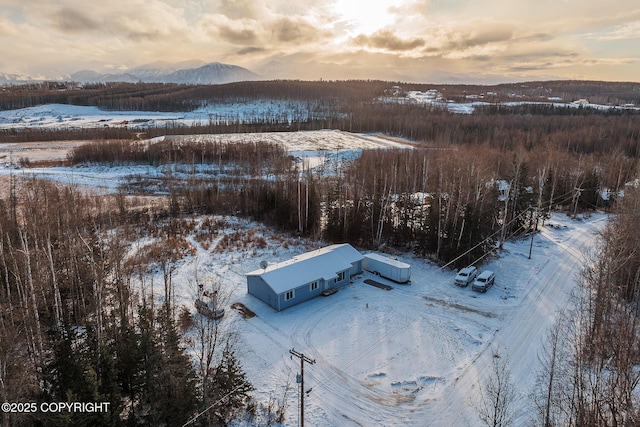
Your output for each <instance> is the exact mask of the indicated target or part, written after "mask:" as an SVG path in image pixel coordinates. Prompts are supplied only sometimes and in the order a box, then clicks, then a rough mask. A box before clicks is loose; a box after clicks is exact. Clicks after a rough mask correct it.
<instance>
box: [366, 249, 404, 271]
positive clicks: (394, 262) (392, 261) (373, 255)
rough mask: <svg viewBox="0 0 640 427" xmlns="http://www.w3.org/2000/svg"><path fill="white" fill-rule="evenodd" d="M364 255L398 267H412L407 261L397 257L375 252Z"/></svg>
mask: <svg viewBox="0 0 640 427" xmlns="http://www.w3.org/2000/svg"><path fill="white" fill-rule="evenodd" d="M364 256H365V258H369V259H372V260H375V261H380V262H383V263H385V264H387V265H393V266H394V267H397V268H410V267H411V266H410V265H409V264H407V263H406V262H402V261H398V260H397V259H395V258H391V257H390V256H387V255H381V254H377V253H375V252H371V253H368V254H364Z"/></svg>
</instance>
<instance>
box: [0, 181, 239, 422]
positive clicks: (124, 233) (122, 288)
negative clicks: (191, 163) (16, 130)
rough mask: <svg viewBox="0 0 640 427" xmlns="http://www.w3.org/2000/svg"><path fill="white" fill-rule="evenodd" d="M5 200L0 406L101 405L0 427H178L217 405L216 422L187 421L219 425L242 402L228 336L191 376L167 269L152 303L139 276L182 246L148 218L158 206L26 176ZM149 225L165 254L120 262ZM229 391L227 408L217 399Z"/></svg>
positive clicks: (0, 219) (0, 231)
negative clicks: (142, 208)
mask: <svg viewBox="0 0 640 427" xmlns="http://www.w3.org/2000/svg"><path fill="white" fill-rule="evenodd" d="M12 194H13V195H15V197H10V198H8V199H2V200H0V367H1V369H0V400H2V401H3V402H37V404H38V405H39V404H41V403H43V402H108V403H109V404H110V406H109V410H108V411H103V412H94V413H81V412H60V413H53V414H52V413H43V412H40V411H37V412H36V413H33V414H28V413H11V412H7V411H3V413H2V414H1V415H0V417H1V418H0V419H1V423H2V425H4V426H10V425H11V426H20V425H42V426H59V425H86V426H95V425H167V426H168V425H182V424H184V423H186V422H187V421H188V420H189V419H191V418H192V417H195V416H197V415H198V413H199V412H200V411H203V410H204V409H205V406H204V405H205V404H207V405H210V404H211V403H212V402H213V403H215V402H217V401H218V400H220V402H218V407H216V408H215V412H214V413H215V416H213V415H208V416H207V417H208V418H207V417H201V418H198V419H197V420H196V422H195V424H194V425H204V422H205V420H207V419H208V423H207V424H206V425H225V423H227V422H228V421H229V420H230V418H231V417H232V416H233V415H232V414H233V413H238V411H242V408H245V407H246V405H247V404H248V403H249V401H250V396H249V393H250V391H251V386H250V384H249V383H248V382H247V381H246V379H245V378H244V373H243V371H242V367H241V366H240V365H239V364H238V361H237V359H236V357H235V353H234V349H233V346H232V345H231V341H228V340H227V339H226V338H225V335H224V334H223V333H222V332H221V331H218V333H217V335H216V336H215V338H216V339H217V340H218V341H219V342H220V343H221V344H220V345H218V346H217V347H215V352H212V353H211V357H210V362H209V363H208V364H207V366H206V375H203V372H201V371H200V372H199V371H196V370H195V369H194V363H193V361H192V360H191V358H190V357H189V356H188V355H187V353H186V352H185V347H184V343H183V339H182V334H183V332H182V331H181V329H180V327H179V324H178V321H177V317H178V316H177V313H176V311H177V308H178V307H176V305H175V302H174V301H173V299H172V298H171V296H172V292H173V290H172V288H171V286H172V284H171V277H170V276H171V274H170V271H169V270H167V274H165V295H164V298H163V301H164V303H162V304H160V305H158V303H157V302H156V297H154V295H153V292H152V291H151V290H150V284H149V283H148V282H147V280H146V278H145V277H146V272H147V271H148V269H149V267H150V266H149V262H153V263H160V266H161V267H166V268H168V267H167V265H168V263H169V262H170V260H171V259H174V258H175V257H176V256H177V253H176V252H177V251H180V250H184V249H183V248H182V246H181V245H178V244H176V243H175V242H179V241H180V240H179V239H177V238H176V237H175V236H176V233H178V232H179V230H180V228H179V227H176V226H175V224H174V223H173V222H174V221H175V220H173V219H172V220H167V221H165V222H162V221H160V222H158V221H157V220H156V218H158V215H161V212H162V211H163V210H162V209H160V210H159V211H158V212H154V213H153V214H151V215H148V214H147V215H139V214H136V212H138V210H137V209H134V208H135V206H131V205H130V203H129V202H127V201H126V199H125V198H124V196H122V195H119V196H114V197H90V196H84V195H81V194H80V193H78V192H76V191H75V190H72V189H70V188H68V187H65V188H58V187H56V186H55V185H53V184H48V183H46V182H38V181H35V180H34V181H29V182H26V183H25V184H24V186H21V187H20V188H18V189H16V190H15V191H12ZM166 215H170V214H169V212H168V211H166ZM147 225H148V226H153V227H154V229H155V230H156V233H157V235H158V236H159V238H161V239H162V240H163V242H164V243H163V245H162V248H163V251H160V252H157V253H156V254H155V255H154V256H153V257H150V258H145V257H141V256H136V257H133V258H125V255H126V254H127V247H128V245H129V242H130V241H131V239H135V238H136V237H135V236H136V230H139V231H140V232H142V233H143V234H145V235H146V233H147V232H148V230H147ZM144 230H147V231H144ZM136 279H137V281H138V285H137V286H139V287H134V286H133V283H134V282H136ZM196 319H197V317H196ZM199 322H200V327H209V326H208V325H210V324H212V323H214V321H208V320H205V319H200V320H199ZM205 338H206V339H208V340H212V339H213V337H212V336H207V337H205ZM227 341H228V342H227ZM225 342H227V345H225ZM209 383H214V384H215V385H216V388H215V389H211V386H210V385H208V384H209ZM232 391H233V393H231V397H232V398H233V399H235V400H234V403H233V405H228V403H229V402H228V401H226V400H222V397H224V396H225V395H227V393H229V392H232Z"/></svg>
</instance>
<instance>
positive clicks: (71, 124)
mask: <svg viewBox="0 0 640 427" xmlns="http://www.w3.org/2000/svg"><path fill="white" fill-rule="evenodd" d="M318 110H319V111H318ZM310 115H311V116H315V117H324V116H326V115H327V112H324V111H322V109H321V108H320V107H318V106H317V105H315V104H313V103H304V102H298V101H281V100H251V101H249V102H228V103H224V104H210V105H206V106H204V107H202V108H198V109H196V110H194V111H191V112H185V113H171V112H155V111H107V110H102V109H100V108H98V107H86V106H79V105H67V104H45V105H39V106H37V107H28V108H21V109H18V110H7V111H0V129H14V128H24V127H29V128H63V129H64V128H70V129H73V128H95V127H103V126H110V127H114V126H115V127H118V126H128V127H135V128H145V127H151V126H153V127H164V126H167V125H172V126H176V125H178V126H192V125H195V124H201V125H206V124H208V123H210V122H212V123H225V122H227V121H236V120H254V119H261V118H271V117H278V118H279V119H281V120H283V121H292V120H295V119H297V118H301V119H306V118H307V116H310Z"/></svg>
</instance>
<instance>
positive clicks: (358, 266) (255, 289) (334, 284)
mask: <svg viewBox="0 0 640 427" xmlns="http://www.w3.org/2000/svg"><path fill="white" fill-rule="evenodd" d="M342 273H344V279H342V280H337V279H335V281H334V279H331V280H329V281H328V282H326V284H325V281H324V280H322V279H318V280H317V282H318V288H317V289H315V290H313V291H312V290H311V283H305V284H304V285H301V286H298V287H296V288H294V289H293V291H294V295H293V298H291V299H289V300H287V301H285V297H286V292H285V293H282V294H279V295H278V294H276V293H275V292H273V289H271V287H270V286H269V285H267V284H266V283H265V282H264V280H262V277H260V276H247V292H248V293H250V294H251V295H253V296H255V297H256V298H258V299H259V300H261V301H263V302H265V303H267V304H268V305H270V306H271V307H273V308H274V309H275V310H277V311H281V310H284V309H285V308H289V307H291V306H294V305H296V304H300V303H301V302H304V301H307V300H310V299H311V298H315V297H317V296H319V295H320V294H321V293H322V291H323V290H324V289H328V288H339V287H341V286H344V285H348V284H349V281H350V278H351V276H353V275H355V274H359V273H362V261H358V262H356V263H354V264H353V265H352V267H351V268H350V269H348V270H344V271H343V272H342Z"/></svg>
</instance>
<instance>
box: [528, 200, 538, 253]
mask: <svg viewBox="0 0 640 427" xmlns="http://www.w3.org/2000/svg"><path fill="white" fill-rule="evenodd" d="M538 218H540V216H539V212H538V209H536V226H535V228H534V229H533V230H532V231H531V245H530V246H529V259H531V252H533V236H535V234H536V231H538Z"/></svg>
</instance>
